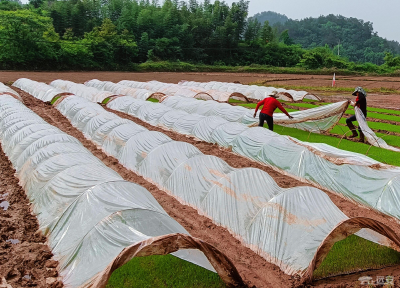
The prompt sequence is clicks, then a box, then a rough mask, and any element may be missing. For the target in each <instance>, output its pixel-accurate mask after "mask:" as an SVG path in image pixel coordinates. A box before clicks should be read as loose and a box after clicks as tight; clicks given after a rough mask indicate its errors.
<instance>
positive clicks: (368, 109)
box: [367, 107, 400, 115]
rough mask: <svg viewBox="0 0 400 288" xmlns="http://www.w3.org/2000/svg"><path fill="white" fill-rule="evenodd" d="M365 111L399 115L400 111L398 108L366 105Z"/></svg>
mask: <svg viewBox="0 0 400 288" xmlns="http://www.w3.org/2000/svg"><path fill="white" fill-rule="evenodd" d="M367 111H371V112H378V113H389V114H394V115H400V111H399V110H391V109H383V108H373V107H368V108H367Z"/></svg>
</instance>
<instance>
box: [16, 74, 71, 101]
mask: <svg viewBox="0 0 400 288" xmlns="http://www.w3.org/2000/svg"><path fill="white" fill-rule="evenodd" d="M12 86H14V87H17V88H19V89H21V90H22V91H25V92H26V93H29V94H31V95H32V96H34V97H35V98H37V99H40V100H42V101H44V102H49V101H51V100H53V98H54V97H55V96H58V95H65V94H70V93H65V91H63V90H60V89H57V88H54V87H52V86H49V85H47V84H45V83H42V82H36V81H32V80H30V79H26V78H20V79H18V80H17V81H15V82H14V84H13V85H12Z"/></svg>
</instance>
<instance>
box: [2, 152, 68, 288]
mask: <svg viewBox="0 0 400 288" xmlns="http://www.w3.org/2000/svg"><path fill="white" fill-rule="evenodd" d="M14 173H15V170H14V169H13V168H12V166H11V162H9V161H8V158H7V156H6V155H5V154H4V152H3V151H2V150H1V149H0V175H1V177H0V202H2V201H8V202H9V203H10V206H9V207H8V209H7V210H4V209H3V208H0V287H5V286H2V285H1V284H6V283H8V284H9V285H11V286H12V287H32V286H35V287H53V288H56V287H57V288H59V287H63V284H62V282H60V281H57V276H58V273H57V270H56V269H55V267H56V266H57V262H56V261H53V260H51V257H52V256H53V255H52V253H51V251H50V249H49V247H48V246H47V245H45V244H44V242H46V237H44V236H42V235H40V234H39V233H36V231H37V230H38V229H39V224H38V222H37V219H36V217H35V216H34V215H32V214H31V212H30V207H29V205H30V204H29V201H28V199H27V197H26V194H25V192H24V190H23V189H22V188H21V186H19V185H18V179H17V178H16V177H15V176H14ZM5 194H8V195H5ZM1 195H3V196H1ZM10 240H18V243H16V244H13V243H12V242H10ZM13 242H14V241H13ZM14 243H15V242H14ZM3 277H4V280H3V282H4V281H5V282H6V283H1V282H2V278H3ZM24 277H25V278H24ZM46 281H47V283H48V284H46ZM50 283H51V284H50Z"/></svg>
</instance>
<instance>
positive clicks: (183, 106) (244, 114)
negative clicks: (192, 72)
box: [162, 97, 349, 133]
mask: <svg viewBox="0 0 400 288" xmlns="http://www.w3.org/2000/svg"><path fill="white" fill-rule="evenodd" d="M196 101H197V100H196V99H190V98H184V97H166V98H164V99H163V101H162V104H164V105H166V106H168V107H171V108H174V109H178V110H183V111H185V112H188V113H191V114H193V113H195V114H199V115H203V116H219V117H222V118H224V119H225V120H228V121H230V122H239V123H243V124H246V125H248V126H257V125H258V123H259V119H258V116H259V114H260V111H261V109H259V111H258V112H257V115H256V117H253V115H254V111H255V109H247V108H245V107H242V106H232V105H229V104H227V103H218V102H216V101H197V102H196ZM199 102H200V103H199ZM348 106H349V102H348V101H342V102H337V103H333V104H328V105H323V106H319V107H316V108H312V109H307V110H302V111H296V112H291V113H290V115H291V116H293V117H294V118H293V119H290V118H289V117H287V116H286V115H285V114H283V113H275V114H274V124H277V125H282V126H285V127H291V128H297V129H301V130H305V131H308V132H314V133H322V132H326V131H329V130H330V129H332V128H333V127H334V126H335V125H336V124H337V122H338V121H339V120H340V118H341V117H342V115H343V113H344V112H345V111H346V109H347V107H348Z"/></svg>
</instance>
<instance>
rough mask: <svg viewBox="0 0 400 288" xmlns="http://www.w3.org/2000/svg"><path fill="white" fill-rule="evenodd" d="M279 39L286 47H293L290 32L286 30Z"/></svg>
mask: <svg viewBox="0 0 400 288" xmlns="http://www.w3.org/2000/svg"><path fill="white" fill-rule="evenodd" d="M279 39H280V40H281V41H282V42H283V43H285V44H286V45H293V44H294V42H293V40H292V38H290V36H289V30H285V31H283V32H282V33H281V36H280V37H279Z"/></svg>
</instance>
